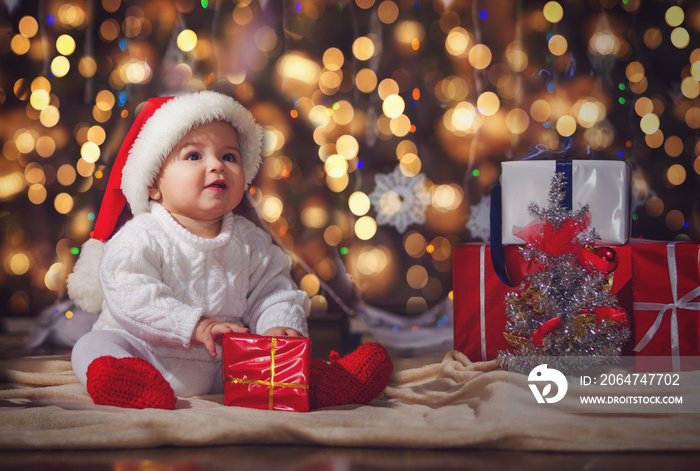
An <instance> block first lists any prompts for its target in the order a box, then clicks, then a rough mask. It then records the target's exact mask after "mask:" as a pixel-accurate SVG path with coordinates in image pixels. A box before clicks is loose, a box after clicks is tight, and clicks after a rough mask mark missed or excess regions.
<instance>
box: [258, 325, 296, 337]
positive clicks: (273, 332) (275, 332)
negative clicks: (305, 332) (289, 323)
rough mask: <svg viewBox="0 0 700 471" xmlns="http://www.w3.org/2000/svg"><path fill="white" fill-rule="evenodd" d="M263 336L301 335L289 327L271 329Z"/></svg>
mask: <svg viewBox="0 0 700 471" xmlns="http://www.w3.org/2000/svg"><path fill="white" fill-rule="evenodd" d="M263 335H268V336H270V337H301V334H300V333H299V332H297V331H296V330H294V329H291V328H289V327H271V328H269V329H267V330H266V331H265V333H264V334H263Z"/></svg>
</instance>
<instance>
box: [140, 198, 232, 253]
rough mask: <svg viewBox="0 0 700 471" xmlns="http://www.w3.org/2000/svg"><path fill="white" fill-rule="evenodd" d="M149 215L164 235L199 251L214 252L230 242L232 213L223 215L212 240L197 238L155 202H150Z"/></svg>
mask: <svg viewBox="0 0 700 471" xmlns="http://www.w3.org/2000/svg"><path fill="white" fill-rule="evenodd" d="M151 214H152V215H153V218H154V219H155V220H156V221H158V223H159V224H160V225H161V227H162V228H163V229H164V230H165V232H166V234H170V235H171V237H173V238H175V239H178V240H181V241H183V242H185V243H187V244H189V245H191V246H192V247H194V248H197V249H199V250H215V249H218V248H220V247H223V246H224V245H226V244H227V243H228V242H229V241H230V240H231V236H232V234H233V222H234V217H233V213H226V214H224V216H223V218H222V220H221V230H220V231H219V234H218V235H217V236H216V237H214V238H213V239H207V238H205V237H199V236H197V235H195V234H193V233H191V232H190V231H188V230H187V229H185V228H184V227H183V226H181V225H180V223H178V222H177V221H176V220H175V219H174V218H173V217H172V215H171V214H170V213H169V212H168V210H167V209H165V208H164V207H163V206H162V205H160V204H159V203H156V202H155V201H151Z"/></svg>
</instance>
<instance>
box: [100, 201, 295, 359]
mask: <svg viewBox="0 0 700 471" xmlns="http://www.w3.org/2000/svg"><path fill="white" fill-rule="evenodd" d="M289 270H290V260H289V257H288V256H287V255H286V254H285V253H284V252H283V251H282V250H281V249H280V248H279V247H277V246H276V245H274V244H272V242H271V240H270V236H269V235H268V234H267V233H265V232H264V231H263V230H262V229H260V228H258V227H256V226H255V225H254V224H253V223H252V222H250V221H248V220H247V219H245V218H243V217H241V216H234V215H233V214H231V213H229V214H227V215H225V216H224V218H223V221H222V224H221V232H220V233H219V235H218V236H217V237H216V238H213V239H205V238H201V237H198V236H196V235H194V234H192V233H191V232H189V231H188V230H187V229H185V228H184V227H182V226H181V225H180V224H178V223H177V222H176V221H175V220H174V219H173V218H172V216H171V215H170V213H168V212H167V210H166V209H165V208H163V207H162V206H161V205H160V204H158V203H155V202H151V211H150V213H144V214H140V215H138V216H136V217H134V218H133V219H132V220H130V221H129V222H128V223H126V224H125V225H124V226H123V227H122V228H121V229H120V230H119V231H118V232H117V233H116V234H115V235H114V237H112V239H110V240H109V241H108V242H107V243H106V244H105V249H104V255H103V257H102V261H101V264H100V284H101V286H102V291H103V294H104V303H103V305H102V313H101V314H100V317H99V319H98V321H97V322H96V323H95V326H94V328H93V330H120V331H127V332H129V333H131V334H133V335H134V336H136V337H137V338H139V339H140V340H141V341H142V342H143V343H144V345H146V346H147V347H148V348H149V349H151V350H152V351H153V352H154V353H156V354H157V355H159V356H163V357H174V358H187V359H190V360H203V361H206V360H217V359H220V358H221V355H220V354H219V355H218V356H217V358H211V357H210V356H209V354H208V353H207V351H206V349H205V348H204V347H203V346H201V345H197V346H194V345H190V343H191V338H192V333H193V331H194V328H195V324H196V323H197V321H199V319H200V318H201V317H208V318H210V319H214V320H217V321H227V322H237V323H240V324H244V325H245V326H248V327H249V328H250V331H251V332H252V333H260V334H262V333H264V332H265V331H266V330H267V329H269V328H271V327H291V328H292V329H295V330H297V331H298V332H299V333H301V334H302V335H304V336H307V335H308V329H307V324H306V317H307V316H308V313H309V299H308V297H307V296H306V294H305V293H304V292H303V291H300V290H299V289H298V288H297V287H296V285H295V284H294V281H293V280H292V279H291V276H290V273H289ZM217 348H220V347H218V346H217Z"/></svg>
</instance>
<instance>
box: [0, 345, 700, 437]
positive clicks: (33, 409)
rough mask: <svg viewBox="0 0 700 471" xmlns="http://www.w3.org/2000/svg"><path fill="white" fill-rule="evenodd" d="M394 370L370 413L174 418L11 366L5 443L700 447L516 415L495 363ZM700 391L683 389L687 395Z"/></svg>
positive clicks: (665, 429)
mask: <svg viewBox="0 0 700 471" xmlns="http://www.w3.org/2000/svg"><path fill="white" fill-rule="evenodd" d="M395 366H396V371H395V374H394V377H393V379H392V383H391V385H390V386H389V387H388V388H387V389H386V391H385V393H384V394H383V395H382V396H380V397H379V398H377V399H376V400H375V401H374V402H373V403H372V404H370V405H368V406H346V407H337V408H328V409H324V410H318V411H314V412H309V413H293V412H279V411H272V412H271V411H261V410H254V409H245V408H239V407H226V406H223V405H222V403H223V397H222V396H221V395H218V396H206V397H197V398H187V399H180V400H179V401H178V404H177V410H175V411H163V410H131V409H120V408H117V407H106V406H96V405H94V404H93V403H92V402H91V400H90V398H89V396H88V395H87V393H86V391H85V388H84V387H83V386H82V385H81V384H80V383H78V382H77V379H76V378H75V376H74V375H73V373H72V371H71V367H70V362H69V359H68V358H66V357H35V358H25V359H20V360H11V361H4V362H2V363H0V377H2V378H1V379H0V383H3V384H1V385H0V448H5V449H10V448H11V449H32V448H35V449H39V448H41V449H47V448H52V449H67V448H142V447H156V446H163V445H172V446H204V445H226V444H260V443H275V444H305V445H328V446H366V447H407V448H457V447H460V448H463V447H475V448H476V447H478V448H498V449H517V450H559V451H564V450H566V451H618V450H644V451H651V450H700V414H689V413H683V414H663V415H662V414H642V413H636V414H587V413H563V412H552V411H555V410H557V409H556V408H555V407H556V406H555V405H553V404H547V405H545V407H547V409H546V410H545V409H543V411H542V412H540V411H537V410H535V411H533V410H532V409H529V412H527V410H526V412H515V411H516V410H518V409H517V407H513V406H517V405H518V404H519V403H523V404H524V403H525V402H526V401H529V402H532V395H531V393H530V391H529V389H528V387H527V384H526V379H527V378H525V377H524V376H522V378H520V379H518V378H516V381H515V382H514V381H513V375H512V374H511V375H509V374H508V373H506V372H504V371H501V370H499V369H498V368H497V366H496V364H495V363H494V362H484V363H472V362H470V361H469V359H468V358H466V357H465V356H464V355H462V354H461V353H459V352H456V351H450V352H447V353H444V354H440V355H433V356H428V357H422V358H417V359H400V360H397V361H396V362H395ZM509 376H510V379H511V385H510V386H509V385H508V379H509ZM698 384H700V383H698V382H697V381H695V383H694V384H689V385H687V386H682V387H681V389H679V390H678V393H679V394H683V392H684V391H686V392H687V391H688V389H687V388H698V387H699V386H698ZM572 387H573V388H575V387H576V385H573V386H572ZM683 388H686V389H683ZM570 389H571V388H570ZM696 391H697V389H696ZM568 396H569V395H567V398H568ZM565 401H566V399H565ZM565 401H562V403H560V404H561V405H559V404H558V405H557V406H559V407H563V408H565V407H568V408H569V409H564V410H571V409H570V408H571V407H573V406H574V405H572V404H568V405H567V404H566V403H565Z"/></svg>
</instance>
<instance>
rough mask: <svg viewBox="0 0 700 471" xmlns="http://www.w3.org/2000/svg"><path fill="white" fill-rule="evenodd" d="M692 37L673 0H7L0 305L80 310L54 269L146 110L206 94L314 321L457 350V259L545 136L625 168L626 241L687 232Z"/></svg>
mask: <svg viewBox="0 0 700 471" xmlns="http://www.w3.org/2000/svg"><path fill="white" fill-rule="evenodd" d="M699 30H700V5H699V4H698V3H697V2H686V1H667V0H646V1H641V0H569V1H565V0H559V1H525V0H490V1H486V0H471V1H469V0H432V1H430V0H424V1H412V0H300V1H290V0H283V1H282V0H280V1H273V0H238V1H236V0H211V1H206V0H201V1H195V0H173V1H166V0H150V1H147V0H140V1H139V0H131V1H120V0H102V1H100V0H94V1H88V0H73V1H54V0H38V1H35V2H21V1H19V0H4V1H3V2H2V3H1V4H0V146H1V149H2V150H1V155H0V202H1V207H0V208H1V209H0V228H1V230H2V245H1V249H0V261H1V263H2V268H1V269H0V283H1V285H2V288H1V293H0V312H1V313H2V316H3V318H4V319H36V318H37V317H38V316H39V315H40V314H41V315H43V316H44V317H45V319H44V321H47V320H48V321H50V323H53V325H55V323H56V322H57V321H58V320H59V319H60V321H61V322H62V323H64V324H65V323H66V322H69V321H70V320H71V319H73V318H74V316H76V317H75V318H77V314H79V312H78V311H77V310H76V309H75V307H74V306H72V305H71V304H70V303H68V302H66V301H65V279H66V276H67V274H69V273H70V272H71V270H72V266H73V264H74V262H75V260H76V257H77V255H78V254H79V252H80V247H81V245H82V244H83V243H84V242H85V240H87V239H88V238H89V237H90V232H91V230H92V228H93V225H94V220H95V217H96V214H97V212H98V210H99V204H100V201H101V198H102V193H103V190H104V188H105V185H106V183H107V179H108V178H109V173H110V164H111V162H112V159H113V158H114V157H115V156H116V154H117V151H118V149H119V146H120V145H121V142H122V140H123V138H124V136H125V135H126V133H127V131H128V129H129V126H130V125H131V123H132V122H133V119H134V117H135V115H136V114H138V111H139V106H140V105H142V103H143V102H144V101H145V100H146V99H148V98H149V97H152V96H157V95H169V94H177V93H180V92H185V91H193V90H203V89H210V90H217V91H220V92H222V93H226V94H229V95H231V96H233V97H235V98H236V99H238V100H239V101H241V102H242V103H243V104H244V105H246V106H247V107H248V108H249V109H250V110H251V111H252V112H253V114H254V115H255V116H256V118H257V119H258V121H259V122H260V123H261V125H262V126H263V127H264V129H265V139H264V152H263V154H264V155H263V159H264V165H263V167H262V169H261V171H260V173H259V175H258V177H257V179H256V180H255V181H254V184H253V185H252V186H251V188H250V191H249V194H248V195H247V199H246V201H245V203H244V204H243V205H242V206H243V207H241V209H240V210H241V212H242V213H243V214H245V215H247V216H249V217H250V218H251V219H253V220H254V221H256V222H257V223H259V224H260V225H261V226H263V227H264V228H266V229H267V230H269V231H270V233H271V234H272V235H273V236H274V237H275V239H276V240H277V241H278V242H279V243H280V244H281V245H283V246H284V247H285V248H286V249H287V250H288V251H289V253H290V255H292V257H293V258H294V260H295V261H296V262H297V263H296V264H295V266H294V269H293V274H294V277H295V279H296V281H297V282H298V283H299V284H300V286H301V288H302V289H304V290H305V291H306V292H307V293H308V294H309V296H310V297H311V300H312V306H313V319H316V321H317V322H321V323H322V322H323V321H324V320H330V321H332V322H333V323H335V324H336V325H339V326H340V328H341V329H344V330H347V329H350V330H352V329H353V328H356V329H358V330H359V331H362V330H363V329H365V330H368V331H369V332H371V333H374V334H375V335H380V336H384V337H386V338H387V339H390V341H393V342H394V343H395V345H397V346H399V347H402V346H403V347H405V348H415V349H420V348H422V347H423V346H425V347H426V348H428V347H429V346H435V345H443V346H446V345H449V343H450V342H451V337H452V334H451V301H450V298H451V291H452V281H451V263H452V259H451V254H452V250H453V248H454V247H455V246H456V245H457V244H459V243H462V242H467V241H479V240H487V239H488V237H489V236H488V234H489V224H488V207H489V188H490V185H491V183H492V182H493V180H494V179H495V178H496V177H497V175H498V172H499V165H500V162H502V161H504V160H509V159H517V158H520V157H522V156H523V155H525V154H527V153H529V152H531V151H532V149H534V148H535V146H536V145H540V146H546V147H547V148H548V149H552V150H559V149H560V148H561V146H562V143H563V141H564V140H565V139H566V138H571V139H572V143H573V147H574V149H576V151H577V152H578V153H579V154H582V155H585V154H590V155H591V156H593V157H594V158H604V159H621V160H624V161H626V162H628V163H629V164H630V165H631V167H632V177H633V182H632V208H631V209H632V220H633V222H632V236H633V237H644V238H650V239H660V240H699V237H700V227H699V222H698V209H697V208H698V192H697V182H698V177H699V175H698V174H699V173H700V158H699V156H700V141H699V140H698V129H699V128H700V99H699V98H698V96H699V94H700V85H699V82H698V81H699V80H700V49H699V47H700V44H699V41H698V37H699V35H698V31H699ZM2 325H4V326H6V324H2ZM353 326H355V327H353ZM368 326H369V327H368Z"/></svg>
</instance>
